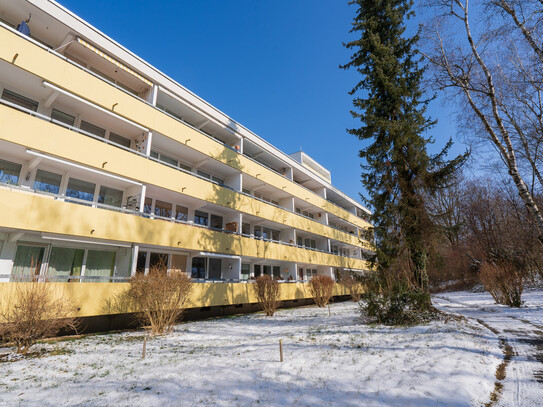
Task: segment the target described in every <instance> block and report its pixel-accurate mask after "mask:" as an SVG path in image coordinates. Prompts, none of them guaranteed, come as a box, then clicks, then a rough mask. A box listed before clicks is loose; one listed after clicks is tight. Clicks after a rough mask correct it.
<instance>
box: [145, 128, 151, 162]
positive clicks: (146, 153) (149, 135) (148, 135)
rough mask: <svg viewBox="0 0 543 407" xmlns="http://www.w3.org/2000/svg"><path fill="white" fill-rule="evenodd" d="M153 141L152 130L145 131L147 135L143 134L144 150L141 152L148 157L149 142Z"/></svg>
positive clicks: (149, 153) (149, 152)
mask: <svg viewBox="0 0 543 407" xmlns="http://www.w3.org/2000/svg"><path fill="white" fill-rule="evenodd" d="M152 142H153V132H152V131H149V132H147V135H146V136H144V145H143V147H144V151H143V153H144V154H145V155H146V156H147V157H149V156H150V155H151V144H152Z"/></svg>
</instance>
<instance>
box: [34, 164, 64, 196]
mask: <svg viewBox="0 0 543 407" xmlns="http://www.w3.org/2000/svg"><path fill="white" fill-rule="evenodd" d="M61 180H62V175H59V174H55V173H54V172H49V171H44V170H38V171H36V179H35V180H34V189H35V190H38V191H44V192H49V193H51V194H58V193H59V191H60V182H61Z"/></svg>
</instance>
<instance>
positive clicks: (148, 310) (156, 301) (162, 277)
mask: <svg viewBox="0 0 543 407" xmlns="http://www.w3.org/2000/svg"><path fill="white" fill-rule="evenodd" d="M191 288H192V282H191V280H190V278H189V277H188V276H187V275H186V274H185V273H180V272H175V273H170V274H168V273H167V271H166V267H165V266H156V267H153V268H151V269H150V270H149V274H147V275H144V274H136V275H135V276H133V277H132V278H131V279H130V288H129V289H128V292H127V296H128V298H130V300H131V301H132V303H133V307H134V309H136V310H137V313H138V316H139V318H140V320H141V322H142V323H143V325H146V326H149V327H150V330H151V333H152V334H167V333H169V332H171V331H172V329H173V325H174V324H175V322H176V321H177V320H178V319H180V318H181V316H182V315H183V312H184V309H183V307H184V305H185V302H186V301H187V298H188V296H189V293H190V290H191Z"/></svg>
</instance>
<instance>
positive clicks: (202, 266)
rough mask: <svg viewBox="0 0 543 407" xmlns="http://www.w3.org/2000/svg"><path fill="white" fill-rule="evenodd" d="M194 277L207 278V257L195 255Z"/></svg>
mask: <svg viewBox="0 0 543 407" xmlns="http://www.w3.org/2000/svg"><path fill="white" fill-rule="evenodd" d="M191 275H192V278H206V259H204V258H203V257H194V258H193V259H192V273H191Z"/></svg>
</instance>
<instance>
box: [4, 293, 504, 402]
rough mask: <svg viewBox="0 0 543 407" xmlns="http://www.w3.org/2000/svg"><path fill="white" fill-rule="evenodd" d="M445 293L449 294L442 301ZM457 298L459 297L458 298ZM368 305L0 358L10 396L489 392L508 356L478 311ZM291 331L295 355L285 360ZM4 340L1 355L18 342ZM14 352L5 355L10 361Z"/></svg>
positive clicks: (126, 398)
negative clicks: (385, 321) (399, 324)
mask: <svg viewBox="0 0 543 407" xmlns="http://www.w3.org/2000/svg"><path fill="white" fill-rule="evenodd" d="M440 301H443V302H445V300H440ZM449 304H451V303H449ZM358 316H359V313H358V306H357V305H356V304H354V303H351V302H349V303H337V304H332V306H331V316H329V315H328V309H319V308H316V307H305V308H298V309H289V310H281V311H279V312H278V313H277V314H276V316H274V317H271V318H267V317H265V316H263V315H261V314H254V315H246V316H236V317H232V318H223V319H214V320H207V321H200V322H191V323H186V324H181V325H178V326H177V327H176V330H175V333H173V334H171V335H169V336H165V337H158V338H154V339H152V340H150V341H149V342H148V343H147V357H146V358H145V359H143V360H142V359H141V351H142V339H143V337H142V333H141V332H129V333H120V334H108V335H95V336H88V337H85V338H81V339H76V340H68V341H62V342H55V343H48V344H40V345H37V347H36V350H41V349H42V348H45V350H47V351H48V353H46V354H45V355H44V356H41V357H31V358H23V359H16V360H12V361H7V362H6V361H4V362H2V363H0V405H1V406H17V405H24V406H64V405H71V406H72V405H84V406H104V405H111V406H113V405H115V406H192V405H194V406H200V405H203V406H215V405H217V406H255V405H262V406H395V405H401V406H434V405H446V406H469V405H481V404H484V403H486V402H488V401H489V397H490V394H491V392H492V390H493V389H494V381H495V377H494V373H495V371H496V367H497V366H498V365H499V363H500V362H501V360H502V352H501V350H500V349H499V341H498V339H497V336H496V335H495V334H493V333H492V332H491V331H489V330H488V329H487V328H485V327H483V326H481V325H480V324H478V323H477V322H473V321H470V320H468V321H465V320H464V321H458V320H452V319H451V320H449V321H440V322H433V323H430V324H428V325H424V326H419V327H413V328H388V327H381V326H368V325H365V324H362V323H361V322H360V321H359V320H358ZM279 339H282V340H283V344H284V354H285V361H284V362H283V363H281V362H279V346H278V341H279ZM7 351H8V350H7V349H0V354H1V353H5V352H7ZM5 359H6V358H4V360H5Z"/></svg>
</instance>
